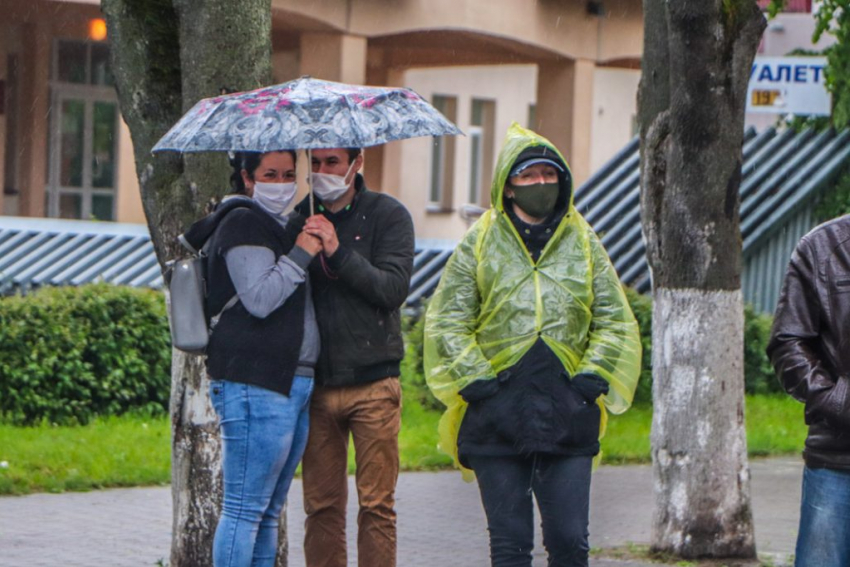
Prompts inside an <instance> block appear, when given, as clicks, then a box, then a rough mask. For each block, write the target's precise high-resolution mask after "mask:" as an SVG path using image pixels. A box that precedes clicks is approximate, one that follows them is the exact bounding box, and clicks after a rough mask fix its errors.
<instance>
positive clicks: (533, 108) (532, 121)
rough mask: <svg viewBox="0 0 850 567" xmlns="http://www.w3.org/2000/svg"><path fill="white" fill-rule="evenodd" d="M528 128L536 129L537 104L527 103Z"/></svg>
mask: <svg viewBox="0 0 850 567" xmlns="http://www.w3.org/2000/svg"><path fill="white" fill-rule="evenodd" d="M528 129H529V130H534V131H535V132H536V131H537V105H536V104H533V103H532V104H529V105H528Z"/></svg>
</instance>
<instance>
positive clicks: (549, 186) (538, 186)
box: [508, 183, 558, 219]
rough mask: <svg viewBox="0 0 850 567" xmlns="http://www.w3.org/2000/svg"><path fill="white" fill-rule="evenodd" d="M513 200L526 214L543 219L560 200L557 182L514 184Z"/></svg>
mask: <svg viewBox="0 0 850 567" xmlns="http://www.w3.org/2000/svg"><path fill="white" fill-rule="evenodd" d="M508 186H509V187H510V188H511V189H513V192H514V196H513V200H514V203H516V204H517V206H518V207H519V208H520V209H522V210H523V211H524V212H525V213H526V214H528V215H530V216H532V217H534V218H537V219H543V218H546V217H548V216H549V215H550V214H552V212H553V211H554V210H555V203H556V202H557V201H558V184H557V183H535V184H534V185H518V186H517V185H512V184H510V183H509V184H508Z"/></svg>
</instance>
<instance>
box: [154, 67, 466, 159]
mask: <svg viewBox="0 0 850 567" xmlns="http://www.w3.org/2000/svg"><path fill="white" fill-rule="evenodd" d="M454 134H462V132H461V131H460V130H459V129H458V128H457V126H455V125H454V124H452V123H451V122H449V121H448V120H447V119H446V118H445V117H444V116H443V115H442V114H440V113H439V112H438V111H437V109H435V108H434V107H433V106H431V105H430V104H428V102H426V101H425V100H424V99H423V98H422V97H421V96H419V95H418V94H416V93H415V92H413V91H412V90H410V89H404V88H396V87H368V86H362V85H347V84H343V83H333V82H330V81H321V80H318V79H312V78H310V77H301V78H300V79H296V80H294V81H289V82H287V83H283V84H280V85H275V86H272V87H264V88H261V89H257V90H254V91H249V92H244V93H233V94H227V95H221V96H217V97H213V98H207V99H203V100H201V101H200V102H198V103H197V104H196V105H195V106H194V107H192V109H191V110H190V111H189V112H187V113H186V114H185V115H184V116H183V118H181V119H180V121H179V122H177V124H175V125H174V126H173V127H172V128H171V130H169V131H168V133H167V134H166V135H165V136H163V137H162V139H161V140H159V142H157V143H156V145H155V146H154V147H153V150H152V151H154V152H159V151H167V150H172V151H178V152H209V151H213V152H214V151H236V152H238V151H249V152H269V151H277V150H296V149H318V148H365V147H369V146H376V145H379V144H385V143H387V142H392V141H394V140H404V139H407V138H415V137H419V136H444V135H454Z"/></svg>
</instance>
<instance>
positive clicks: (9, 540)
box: [0, 457, 802, 567]
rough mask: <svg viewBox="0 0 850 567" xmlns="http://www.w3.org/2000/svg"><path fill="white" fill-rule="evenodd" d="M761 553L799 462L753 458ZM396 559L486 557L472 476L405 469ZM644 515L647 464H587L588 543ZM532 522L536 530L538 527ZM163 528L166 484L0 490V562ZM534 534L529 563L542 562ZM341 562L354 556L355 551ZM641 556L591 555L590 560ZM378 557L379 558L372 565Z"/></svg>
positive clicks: (132, 541)
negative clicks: (593, 468) (27, 492)
mask: <svg viewBox="0 0 850 567" xmlns="http://www.w3.org/2000/svg"><path fill="white" fill-rule="evenodd" d="M751 468H752V477H753V484H752V495H753V509H754V515H755V522H756V542H757V545H758V550H759V553H768V554H770V555H771V556H772V557H774V558H776V559H777V560H778V561H777V564H782V563H783V562H784V561H785V560H786V559H787V556H788V555H789V554H790V553H792V552H793V549H794V541H795V538H796V532H797V520H798V518H799V510H798V506H799V500H800V482H801V477H802V462H801V460H800V459H799V458H796V457H788V458H777V459H766V460H756V461H752V462H751ZM355 503H356V495H355V491H354V487H353V484H351V490H350V491H349V515H348V526H349V534H348V540H349V549H350V550H352V551H354V552H355V553H356V546H355V545H354V542H355V541H356V540H355V537H356V535H355V532H356V505H355ZM397 510H398V517H399V523H398V528H399V561H398V565H399V567H426V566H427V567H469V566H486V565H489V560H488V544H487V530H486V524H485V519H484V512H483V510H482V508H481V503H480V500H479V497H478V489H477V486H476V485H475V484H466V483H464V482H463V481H462V480H461V478H460V475H459V473H456V472H437V473H403V474H402V475H401V477H400V478H399V484H398V491H397ZM651 517H652V479H651V471H650V467H649V466H641V465H639V466H622V467H614V466H604V467H600V469H599V470H598V471H597V472H596V473H595V474H594V477H593V487H592V494H591V522H590V543H591V546H592V547H595V548H610V547H614V546H621V545H625V544H627V543H630V542H631V543H643V544H645V543H648V542H649V538H650V522H651ZM303 525H304V513H303V507H302V500H301V483H300V481H299V480H297V479H296V481H295V482H294V483H293V486H292V490H291V492H290V502H289V529H290V563H289V564H290V565H291V566H292V567H300V566H302V565H304V558H303V554H302V551H301V541H302V539H303V536H304V531H303ZM538 532H539V530H538ZM170 534H171V493H170V489H169V488H134V489H118V490H103V491H96V492H88V493H68V494H35V495H31V496H24V497H4V498H0V567H22V566H28V567H93V566H104V567H124V566H127V567H130V566H133V567H138V566H153V565H157V562H158V561H160V560H161V561H162V562H163V564H165V563H167V560H168V554H169V541H170ZM545 563H546V561H545V552H544V551H543V550H542V545H541V544H540V537H539V534H538V543H537V545H536V550H535V563H534V565H535V567H542V566H543V565H545ZM349 564H350V565H356V558H355V556H354V554H352V556H351V557H349ZM642 565H643V564H641V563H636V562H625V561H618V560H614V559H603V558H593V559H592V560H591V566H592V567H642ZM376 567H379V566H376Z"/></svg>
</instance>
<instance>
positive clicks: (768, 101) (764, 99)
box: [750, 90, 781, 106]
mask: <svg viewBox="0 0 850 567" xmlns="http://www.w3.org/2000/svg"><path fill="white" fill-rule="evenodd" d="M780 94H781V93H780V91H762V90H753V91H752V98H751V100H750V104H751V105H752V106H773V103H774V102H776V99H777V98H779V95H780Z"/></svg>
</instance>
